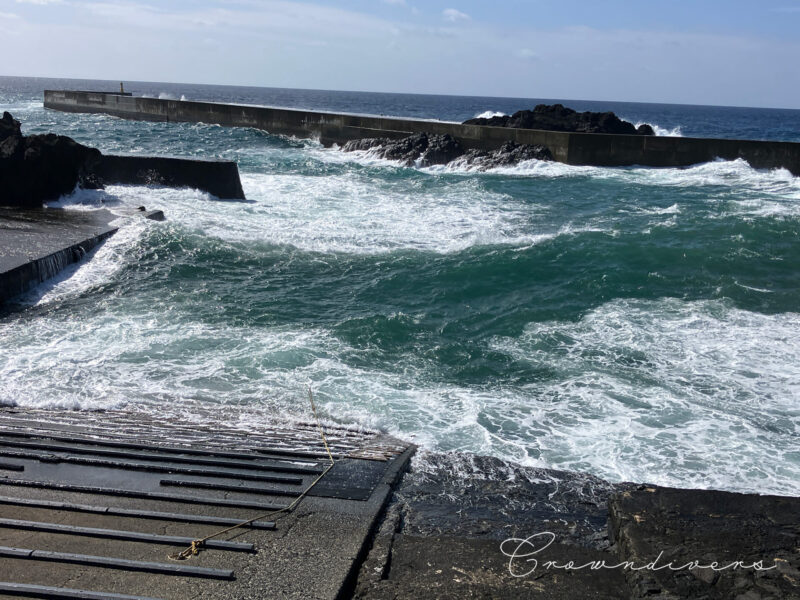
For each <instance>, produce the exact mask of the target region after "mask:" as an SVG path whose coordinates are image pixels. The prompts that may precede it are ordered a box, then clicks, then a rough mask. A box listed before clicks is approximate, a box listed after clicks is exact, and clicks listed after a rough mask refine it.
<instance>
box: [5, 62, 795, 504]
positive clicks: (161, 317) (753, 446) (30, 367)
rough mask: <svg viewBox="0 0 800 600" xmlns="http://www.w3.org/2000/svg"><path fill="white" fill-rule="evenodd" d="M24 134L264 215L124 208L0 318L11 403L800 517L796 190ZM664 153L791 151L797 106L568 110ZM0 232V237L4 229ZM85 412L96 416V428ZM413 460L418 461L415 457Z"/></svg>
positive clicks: (31, 128)
mask: <svg viewBox="0 0 800 600" xmlns="http://www.w3.org/2000/svg"><path fill="white" fill-rule="evenodd" d="M125 87H126V91H130V92H133V93H134V94H135V95H143V94H144V95H150V96H155V97H158V96H161V97H170V98H176V99H180V98H182V97H184V98H187V99H190V100H212V101H221V102H239V103H247V104H265V105H272V106H288V107H295V108H307V109H321V110H331V111H342V112H355V113H373V114H385V115H398V116H410V117H416V118H427V119H441V120H453V121H462V120H465V119H467V118H470V117H474V116H477V115H480V114H484V113H495V112H500V113H511V112H514V111H516V110H519V109H522V108H532V107H533V106H534V105H535V104H537V103H539V102H548V103H551V102H554V101H557V100H552V99H548V100H541V99H513V98H478V97H457V96H422V95H404V94H376V93H359V92H326V91H309V90H288V89H268V88H250V87H248V88H244V87H225V86H201V85H183V84H181V85H178V84H165V83H135V82H130V83H128V82H126V86H125ZM45 88H54V89H59V88H62V89H101V90H109V91H113V90H118V89H119V83H118V82H100V81H80V80H52V79H51V80H48V79H33V78H15V77H0V111H2V110H8V111H10V112H11V113H12V114H13V115H14V116H15V117H16V118H17V119H19V120H20V121H22V124H23V133H25V134H35V133H45V132H51V131H52V132H56V133H59V134H64V135H68V136H70V137H72V138H74V139H76V140H78V141H80V142H82V143H84V144H88V145H91V146H95V147H97V148H99V149H100V150H102V151H104V152H111V153H113V152H116V153H142V154H173V155H184V156H203V157H220V158H225V159H232V160H236V161H237V162H238V163H239V168H240V171H241V175H242V183H243V186H244V190H245V193H246V195H247V198H248V200H249V201H248V202H233V201H220V200H218V199H215V198H213V197H210V196H209V195H207V194H205V193H201V192H198V191H196V190H190V189H178V190H175V189H167V188H159V187H144V186H109V187H108V188H107V189H106V190H104V191H78V192H76V193H75V194H73V195H72V196H70V197H67V198H63V199H62V200H61V201H60V202H59V203H58V204H57V205H58V206H64V207H66V208H68V209H70V210H97V209H98V208H100V207H103V206H104V207H107V208H109V209H111V210H112V211H115V210H117V211H119V212H120V213H122V212H124V209H126V208H127V209H130V208H134V207H137V206H140V205H144V206H146V207H147V208H148V209H162V210H163V211H164V213H165V214H166V217H167V221H166V222H163V223H156V222H151V221H145V220H143V219H141V218H132V217H125V216H122V217H120V221H119V222H120V223H121V224H122V225H123V227H122V228H121V229H120V231H119V233H118V234H117V235H115V236H114V237H112V238H111V239H110V240H109V241H108V242H106V243H105V245H103V246H102V247H101V248H99V249H98V250H97V251H95V253H94V255H93V258H92V260H90V261H84V262H83V263H82V264H80V265H79V266H76V267H72V268H70V269H68V271H66V272H65V273H64V274H63V275H61V276H59V277H58V278H57V279H55V280H53V281H51V282H47V283H45V284H43V285H42V286H40V287H39V288H37V289H36V290H35V291H33V292H32V293H30V294H28V295H27V296H25V297H23V298H22V299H20V300H19V302H18V303H17V305H16V306H13V307H12V308H13V309H14V310H13V311H10V310H7V311H6V312H4V313H2V314H0V404H5V405H19V406H26V407H66V408H75V409H100V408H127V409H135V410H140V411H144V412H147V413H150V414H154V415H180V416H183V417H189V418H194V419H197V420H204V419H205V420H207V419H210V418H214V419H220V420H225V421H226V422H230V423H237V424H240V425H241V426H242V427H257V426H258V425H259V423H264V422H268V421H270V420H272V419H283V418H302V419H305V418H308V416H309V406H308V400H307V389H308V388H309V387H310V388H311V389H312V390H313V392H314V395H315V398H316V399H317V401H318V405H319V408H320V409H321V413H322V416H324V418H325V419H327V420H328V421H330V422H337V423H344V424H350V425H356V426H359V425H360V426H367V427H377V428H381V429H384V430H386V431H388V432H390V433H392V434H394V435H397V436H399V437H401V438H404V439H407V440H411V441H414V442H416V443H417V444H419V445H420V446H421V447H422V448H423V449H427V450H430V451H432V452H450V451H457V452H463V453H472V454H482V455H490V456H494V457H497V458H500V459H503V460H504V461H507V462H510V463H517V464H522V465H527V466H538V467H549V468H556V469H567V470H575V471H584V472H589V473H592V474H594V475H597V476H599V477H602V478H604V479H607V480H609V481H614V482H617V481H635V482H649V483H654V484H661V485H668V486H675V487H699V488H716V489H725V490H734V491H743V492H758V493H771V494H782V495H800V402H799V401H798V400H799V399H800V178H798V177H795V176H792V175H791V174H790V173H789V172H788V171H786V170H772V171H769V170H756V169H752V168H751V167H750V166H749V165H748V164H747V163H745V162H743V161H741V160H737V161H718V162H712V163H707V164H699V165H695V166H692V167H689V168H680V169H678V168H672V169H653V168H641V167H630V168H595V167H574V166H567V165H563V164H559V163H550V162H538V161H531V162H527V163H522V164H519V165H517V166H515V167H510V168H503V169H498V170H495V171H490V172H474V171H467V170H459V169H456V168H452V167H432V168H422V169H418V168H407V167H402V166H399V165H397V164H393V163H391V162H388V161H383V160H378V159H375V158H373V157H371V156H370V155H369V154H366V153H352V154H351V153H347V154H345V153H343V152H341V151H339V150H338V149H336V148H332V149H325V148H323V147H322V146H320V144H319V143H318V142H316V141H314V140H301V139H289V138H286V137H283V136H275V135H270V134H269V133H266V132H263V131H257V130H253V129H226V128H222V127H218V126H209V125H204V124H185V123H147V122H135V121H124V120H121V119H118V118H114V117H107V116H100V115H79V114H66V113H60V112H54V111H46V110H44V109H43V107H42V91H43V90H44V89H45ZM559 101H561V102H562V103H564V104H565V105H567V106H570V107H572V108H575V109H577V110H613V111H615V112H616V113H617V114H618V115H619V116H620V117H622V118H624V119H626V120H629V121H631V122H633V123H640V122H648V123H650V124H652V125H654V126H655V127H656V129H657V132H658V133H659V134H660V135H684V136H693V137H728V138H752V139H773V140H786V141H798V142H800V111H798V110H772V109H757V108H730V107H708V106H678V105H666V104H632V103H612V102H602V103H601V102H587V101H573V100H559ZM0 235H2V234H1V233H0ZM87 418H102V417H95V416H93V415H92V414H91V413H87ZM420 460H424V457H423V458H421V459H420Z"/></svg>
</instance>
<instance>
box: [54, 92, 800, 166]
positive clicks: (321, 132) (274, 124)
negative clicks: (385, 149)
mask: <svg viewBox="0 0 800 600" xmlns="http://www.w3.org/2000/svg"><path fill="white" fill-rule="evenodd" d="M44 106H45V108H50V109H54V110H60V111H66V112H82V113H103V114H109V115H114V116H117V117H122V118H125V119H136V120H146V121H179V122H192V123H194V122H203V123H210V124H216V125H223V126H228V127H253V128H256V129H262V130H265V131H269V132H270V133H274V134H283V135H294V136H297V137H315V138H319V140H320V142H321V143H323V144H324V145H326V146H329V145H332V144H334V143H338V144H342V143H344V142H347V141H349V140H353V139H360V138H367V137H391V138H397V137H404V136H406V135H409V134H411V133H417V132H423V131H425V132H429V133H434V134H450V135H452V136H453V137H454V138H456V139H458V140H459V141H460V142H461V143H462V144H463V145H464V146H465V147H467V148H476V149H481V150H494V149H496V148H499V147H500V146H501V145H502V144H503V143H505V142H507V141H514V142H517V143H520V144H542V145H545V146H547V147H548V148H549V149H550V151H551V152H552V154H553V157H554V158H555V159H556V160H557V161H560V162H564V163H567V164H571V165H595V166H626V165H645V166H652V167H681V166H688V165H692V164H697V163H701V162H708V161H711V160H714V159H715V158H723V159H728V160H733V159H736V158H743V159H744V160H746V161H747V162H748V163H750V165H752V166H753V167H756V168H778V167H780V168H785V169H788V170H789V171H790V172H792V173H793V174H794V175H799V176H800V143H796V142H772V141H751V140H727V139H705V138H684V137H655V136H638V135H610V134H595V133H565V132H559V131H541V130H534V129H509V128H504V127H487V126H482V125H462V124H459V123H449V122H442V121H424V120H415V119H402V118H393V117H381V116H370V115H353V114H338V113H329V112H321V111H307V110H294V109H288V108H272V107H261V106H248V105H239V104H221V103H216V102H194V101H185V100H162V99H158V98H139V97H132V96H121V95H119V94H109V93H100V92H76V91H56V90H46V91H45V93H44Z"/></svg>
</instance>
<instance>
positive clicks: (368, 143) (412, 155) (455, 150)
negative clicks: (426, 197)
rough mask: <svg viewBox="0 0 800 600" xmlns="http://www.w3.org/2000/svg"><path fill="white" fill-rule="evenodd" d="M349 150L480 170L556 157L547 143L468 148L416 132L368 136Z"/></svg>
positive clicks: (411, 163)
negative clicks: (401, 135) (394, 136)
mask: <svg viewBox="0 0 800 600" xmlns="http://www.w3.org/2000/svg"><path fill="white" fill-rule="evenodd" d="M342 149H343V150H344V151H345V152H354V151H358V150H361V151H370V152H371V153H372V154H373V155H374V156H376V157H378V158H383V159H386V160H396V161H399V162H400V163H402V164H403V165H405V166H408V167H410V166H417V167H429V166H432V165H446V164H449V163H454V162H456V161H457V162H458V164H459V166H464V167H472V168H476V169H477V170H486V169H492V168H495V167H502V166H508V165H512V164H515V163H518V162H520V161H523V160H533V159H536V160H552V159H553V156H552V154H551V153H550V150H549V149H548V148H546V147H545V146H530V145H526V144H517V143H515V142H506V143H504V144H503V145H502V146H501V147H500V148H499V149H497V150H494V151H484V150H467V149H466V148H464V146H463V145H462V144H461V142H459V141H458V140H457V139H455V138H454V137H452V136H451V135H449V134H445V135H433V134H429V133H415V134H413V135H409V136H407V137H404V138H400V139H396V140H393V139H390V138H365V139H361V140H352V141H349V142H347V143H346V144H345V145H344V147H343V148H342Z"/></svg>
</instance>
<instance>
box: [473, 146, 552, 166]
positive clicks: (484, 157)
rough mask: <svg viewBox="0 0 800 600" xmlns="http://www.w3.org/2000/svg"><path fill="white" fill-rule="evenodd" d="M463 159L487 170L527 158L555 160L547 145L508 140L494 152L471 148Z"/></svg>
mask: <svg viewBox="0 0 800 600" xmlns="http://www.w3.org/2000/svg"><path fill="white" fill-rule="evenodd" d="M461 160H463V161H464V163H465V165H466V166H468V167H472V168H476V169H478V170H486V169H494V168H496V167H507V166H511V165H515V164H517V163H520V162H522V161H525V160H553V155H552V154H551V153H550V150H549V149H548V148H547V147H545V146H541V145H537V146H531V145H528V144H517V143H516V142H506V143H505V144H503V145H502V146H500V148H499V149H497V150H494V151H492V152H486V151H484V150H470V151H469V152H467V153H466V154H465V155H464V156H463V158H462V159H461Z"/></svg>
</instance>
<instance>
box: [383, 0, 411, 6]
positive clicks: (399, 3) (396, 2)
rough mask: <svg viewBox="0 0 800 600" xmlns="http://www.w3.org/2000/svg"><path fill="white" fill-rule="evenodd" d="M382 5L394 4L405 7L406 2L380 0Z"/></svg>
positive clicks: (401, 0)
mask: <svg viewBox="0 0 800 600" xmlns="http://www.w3.org/2000/svg"><path fill="white" fill-rule="evenodd" d="M381 2H383V3H384V4H394V5H396V6H405V5H406V0H381Z"/></svg>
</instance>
